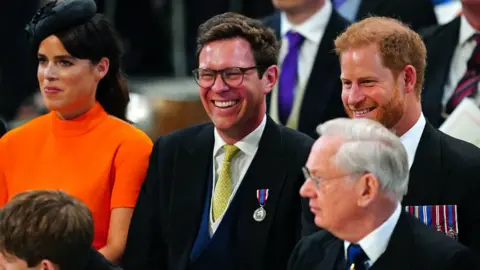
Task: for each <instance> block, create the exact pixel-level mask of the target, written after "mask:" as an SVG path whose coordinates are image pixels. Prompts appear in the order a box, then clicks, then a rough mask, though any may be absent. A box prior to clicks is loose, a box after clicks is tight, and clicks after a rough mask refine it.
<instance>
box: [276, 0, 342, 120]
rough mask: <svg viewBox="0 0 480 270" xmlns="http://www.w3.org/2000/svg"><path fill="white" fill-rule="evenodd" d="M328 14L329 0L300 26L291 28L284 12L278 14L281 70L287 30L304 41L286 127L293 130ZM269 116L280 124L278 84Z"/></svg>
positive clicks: (286, 46) (286, 44)
mask: <svg viewBox="0 0 480 270" xmlns="http://www.w3.org/2000/svg"><path fill="white" fill-rule="evenodd" d="M331 15H332V3H330V1H325V4H324V5H323V7H322V8H321V9H320V10H319V11H318V12H317V13H315V14H314V15H313V16H311V17H310V18H309V19H308V20H306V21H305V22H303V23H302V24H298V25H292V24H291V23H290V22H289V21H288V19H287V16H286V15H285V13H282V14H281V15H280V34H281V36H282V40H281V42H282V43H281V44H282V45H281V47H280V54H279V61H278V63H279V68H280V70H281V69H282V67H281V66H282V63H283V59H284V58H285V56H286V55H287V53H288V38H287V37H286V34H287V33H288V31H290V30H292V31H295V32H297V33H299V34H301V35H302V36H303V37H304V38H305V39H304V41H303V44H302V47H301V49H300V53H299V56H298V70H297V74H298V78H297V85H296V87H295V90H294V100H293V107H292V111H291V113H290V117H289V119H288V120H287V125H286V126H288V127H290V128H293V129H296V128H297V127H298V117H299V114H300V108H301V106H302V101H303V94H304V92H305V87H306V85H307V82H308V78H309V77H310V73H311V71H312V68H313V64H314V63H315V59H316V55H317V51H318V47H319V46H320V42H321V41H322V38H323V35H324V33H325V29H326V28H327V24H328V21H329V20H330V16H331ZM332 42H333V41H332ZM280 72H281V71H280ZM269 115H270V117H272V119H273V120H274V121H275V122H277V123H278V122H280V121H279V117H278V83H277V84H276V86H275V87H274V88H273V90H272V95H271V102H270V111H269Z"/></svg>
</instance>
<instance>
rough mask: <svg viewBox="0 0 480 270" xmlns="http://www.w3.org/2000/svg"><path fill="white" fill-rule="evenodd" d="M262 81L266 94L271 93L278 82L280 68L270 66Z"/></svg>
mask: <svg viewBox="0 0 480 270" xmlns="http://www.w3.org/2000/svg"><path fill="white" fill-rule="evenodd" d="M262 80H263V81H264V83H265V94H268V93H270V91H272V89H273V87H274V86H275V84H276V83H277V80H278V67H277V66H275V65H272V66H269V67H268V68H267V69H266V70H265V72H264V73H263V77H262Z"/></svg>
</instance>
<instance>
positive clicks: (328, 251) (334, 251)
mask: <svg viewBox="0 0 480 270" xmlns="http://www.w3.org/2000/svg"><path fill="white" fill-rule="evenodd" d="M323 250H324V252H325V254H322V256H323V262H322V263H321V264H320V265H319V267H318V268H316V269H318V270H321V269H332V270H344V269H345V265H346V261H345V249H344V246H343V240H340V239H338V238H335V239H334V240H332V242H331V243H329V246H328V247H326V248H324V249H323Z"/></svg>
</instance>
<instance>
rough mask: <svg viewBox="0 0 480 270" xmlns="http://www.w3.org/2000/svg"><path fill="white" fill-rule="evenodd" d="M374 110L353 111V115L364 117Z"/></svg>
mask: <svg viewBox="0 0 480 270" xmlns="http://www.w3.org/2000/svg"><path fill="white" fill-rule="evenodd" d="M373 109H374V108H368V109H363V110H355V111H354V112H355V115H364V114H367V113H369V112H371V111H373Z"/></svg>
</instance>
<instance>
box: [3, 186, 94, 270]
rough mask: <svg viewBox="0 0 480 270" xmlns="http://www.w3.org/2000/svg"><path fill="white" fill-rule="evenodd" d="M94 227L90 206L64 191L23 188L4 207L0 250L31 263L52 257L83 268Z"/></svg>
mask: <svg viewBox="0 0 480 270" xmlns="http://www.w3.org/2000/svg"><path fill="white" fill-rule="evenodd" d="M93 230H94V229H93V218H92V214H91V212H90V210H89V209H88V208H87V206H86V205H85V204H83V203H82V202H81V201H80V200H78V199H75V198H73V197H72V196H70V195H68V194H66V193H65V192H62V191H47V190H35V191H27V192H23V193H20V194H18V195H16V196H15V197H14V198H13V199H12V200H11V201H10V202H9V203H7V204H6V205H5V206H4V207H3V208H0V252H1V253H2V254H3V255H5V256H6V257H7V258H8V257H9V256H15V257H17V258H19V259H21V260H24V261H26V262H27V264H28V267H35V266H37V265H38V264H39V263H40V262H41V261H42V260H50V261H51V262H52V263H54V264H57V265H58V266H59V267H60V269H83V268H82V267H85V265H86V264H87V262H88V258H89V256H90V254H91V245H92V242H93V237H94V231H93Z"/></svg>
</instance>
